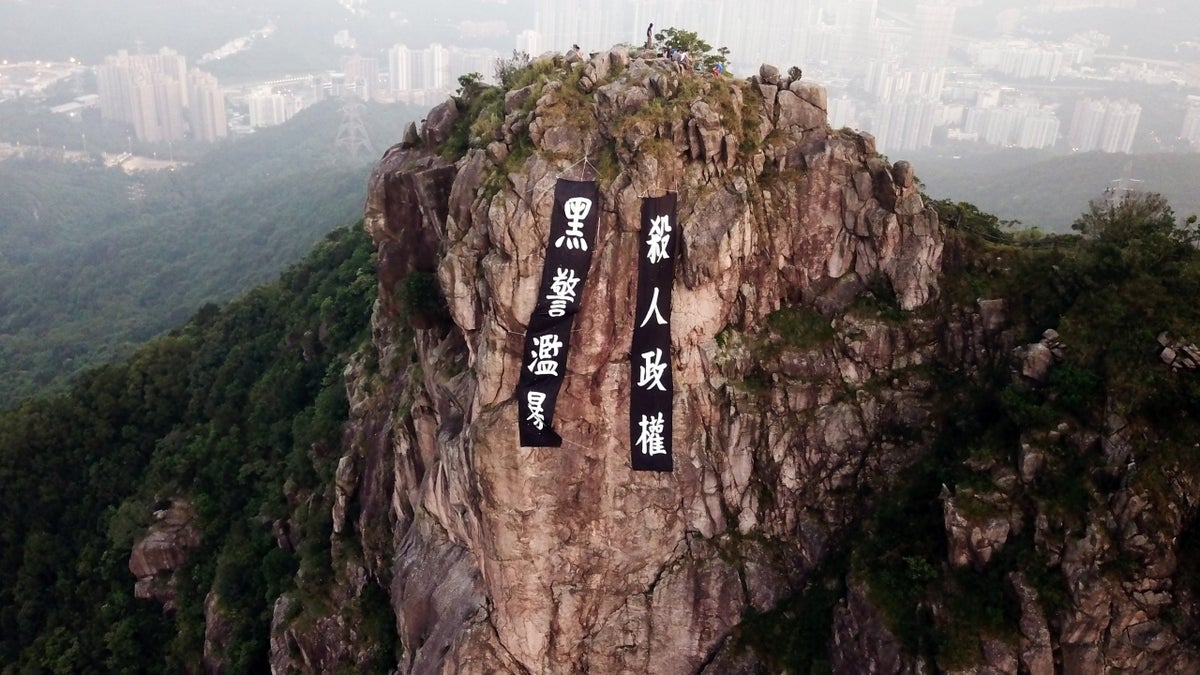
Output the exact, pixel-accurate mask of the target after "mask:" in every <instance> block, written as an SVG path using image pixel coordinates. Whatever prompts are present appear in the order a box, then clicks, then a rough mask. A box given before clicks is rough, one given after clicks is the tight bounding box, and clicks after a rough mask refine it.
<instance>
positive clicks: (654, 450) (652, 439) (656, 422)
mask: <svg viewBox="0 0 1200 675" xmlns="http://www.w3.org/2000/svg"><path fill="white" fill-rule="evenodd" d="M638 426H639V427H641V429H642V435H641V436H638V439H637V444H638V447H640V448H641V449H642V454H643V455H665V454H667V441H666V439H665V438H664V437H663V431H664V430H665V429H666V422H665V421H664V420H663V414H662V413H658V414H657V415H642V419H641V421H640V422H638Z"/></svg>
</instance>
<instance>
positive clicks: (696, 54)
mask: <svg viewBox="0 0 1200 675" xmlns="http://www.w3.org/2000/svg"><path fill="white" fill-rule="evenodd" d="M654 42H655V49H657V50H658V51H660V52H661V51H663V50H664V49H678V50H679V51H681V52H687V53H688V55H689V56H691V58H692V61H693V62H694V63H698V64H700V66H701V67H702V68H703V69H704V70H712V69H713V68H715V67H716V66H717V64H721V67H722V68H724V67H726V66H728V65H729V48H728V47H718V48H717V49H716V52H715V53H712V52H713V47H712V45H710V44H708V43H707V42H705V41H704V40H702V39H701V38H700V36H699V35H698V34H696V33H695V32H693V31H690V30H683V29H682V28H674V27H671V28H666V29H664V30H661V31H659V32H657V33H655V34H654Z"/></svg>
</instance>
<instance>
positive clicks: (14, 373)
mask: <svg viewBox="0 0 1200 675" xmlns="http://www.w3.org/2000/svg"><path fill="white" fill-rule="evenodd" d="M419 114H420V111H418V110H417V109H416V108H410V107H407V106H383V105H369V106H367V107H366V109H365V111H364V113H363V121H364V124H365V125H366V127H367V129H368V133H369V134H370V136H371V138H372V140H373V141H375V143H376V146H377V150H376V153H377V154H376V155H375V156H372V157H367V158H363V159H360V160H359V162H358V163H357V164H351V163H347V162H346V161H345V160H344V159H342V158H340V157H339V156H338V154H337V153H336V151H335V149H334V138H336V135H337V130H338V126H339V124H340V123H341V111H340V108H339V106H338V104H337V102H336V101H329V102H326V103H323V104H319V105H317V106H313V107H312V108H310V109H308V110H306V111H304V112H302V113H300V114H299V115H297V116H296V117H295V118H294V119H293V120H291V121H290V122H289V123H287V124H285V125H282V126H280V127H275V128H271V129H265V130H263V131H261V132H259V133H257V134H254V135H253V136H251V137H248V138H245V139H241V140H239V141H237V142H231V143H227V144H224V145H222V146H220V147H218V148H217V149H214V150H213V151H212V152H211V153H209V154H208V155H206V156H205V157H203V158H202V159H200V160H199V161H197V162H196V163H195V164H194V165H193V166H189V167H186V168H184V169H181V170H177V171H168V172H160V173H157V174H144V175H140V176H138V177H130V176H126V175H125V174H123V173H121V172H120V171H117V170H115V169H101V168H96V167H84V166H78V165H71V164H62V163H56V162H36V161H12V160H10V161H7V162H0V409H3V408H7V407H9V406H11V405H12V404H13V403H15V402H16V401H17V400H19V399H20V398H22V397H25V396H28V395H30V394H33V393H36V392H40V391H45V390H46V389H47V388H51V389H52V388H56V387H58V386H61V384H63V383H64V382H65V381H66V380H67V379H68V378H69V377H70V376H71V375H72V374H73V373H76V372H78V371H79V370H81V369H83V368H85V367H87V366H90V365H95V364H97V363H102V362H105V361H109V360H112V359H114V358H117V357H120V356H123V355H125V354H127V353H129V352H131V351H132V349H133V348H134V347H135V346H136V345H139V344H141V343H142V342H144V341H145V340H147V339H148V338H150V337H152V336H153V335H156V334H158V333H160V332H162V331H164V330H166V329H168V328H170V327H173V326H176V325H178V324H180V323H181V322H183V321H184V320H186V319H187V318H188V317H189V316H191V315H192V314H193V313H194V312H196V310H197V309H198V308H200V307H201V306H202V305H204V304H205V303H218V302H224V301H226V300H228V299H230V298H233V297H235V296H236V295H238V294H240V293H241V292H243V291H245V290H246V289H248V288H251V287H253V286H255V285H257V284H261V283H264V282H265V281H267V280H270V279H272V278H274V277H275V276H276V275H277V274H278V273H279V271H280V270H282V269H283V268H284V267H286V266H287V265H289V264H291V263H293V262H295V261H296V260H299V259H300V258H301V256H303V255H304V254H305V253H307V252H308V251H309V250H311V248H312V247H313V245H314V244H315V243H316V241H318V240H319V239H320V238H321V237H322V236H323V235H324V234H325V233H327V232H329V231H330V230H331V229H333V228H335V227H339V226H344V225H347V224H350V223H353V222H355V221H356V220H358V219H359V218H361V215H362V205H363V199H364V197H363V195H364V193H365V186H366V179H367V175H368V173H369V171H370V166H371V164H373V162H374V161H375V159H376V158H377V156H378V153H381V152H382V148H384V147H386V146H387V145H390V144H391V142H392V141H394V140H395V139H397V138H399V136H400V133H401V130H402V127H403V124H404V123H406V122H407V121H409V120H411V119H413V118H415V117H417V116H418V115H419ZM131 195H134V198H131ZM137 195H144V196H143V197H141V198H136V196H137Z"/></svg>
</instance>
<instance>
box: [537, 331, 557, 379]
mask: <svg viewBox="0 0 1200 675" xmlns="http://www.w3.org/2000/svg"><path fill="white" fill-rule="evenodd" d="M562 346H563V343H562V340H559V339H558V336H557V335H555V334H553V333H550V334H548V335H539V336H538V337H535V338H533V347H534V348H533V351H532V352H530V356H532V357H533V363H530V364H529V371H530V372H531V373H533V374H534V375H553V376H554V377H558V361H556V360H555V359H557V358H558V353H559V352H560V351H562Z"/></svg>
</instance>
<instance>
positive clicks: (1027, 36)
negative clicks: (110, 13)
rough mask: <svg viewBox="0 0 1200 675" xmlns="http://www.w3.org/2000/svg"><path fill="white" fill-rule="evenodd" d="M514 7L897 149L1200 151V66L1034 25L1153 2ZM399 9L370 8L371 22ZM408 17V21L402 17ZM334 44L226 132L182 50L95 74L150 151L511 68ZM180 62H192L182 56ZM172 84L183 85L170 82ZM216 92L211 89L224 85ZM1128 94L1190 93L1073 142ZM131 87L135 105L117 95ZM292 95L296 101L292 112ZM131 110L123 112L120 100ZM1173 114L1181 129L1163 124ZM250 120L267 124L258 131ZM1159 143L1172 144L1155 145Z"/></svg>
mask: <svg viewBox="0 0 1200 675" xmlns="http://www.w3.org/2000/svg"><path fill="white" fill-rule="evenodd" d="M451 4H454V3H451ZM467 4H470V3H467ZM514 4H515V5H521V4H523V5H524V6H525V7H526V8H527V13H526V14H524V15H522V16H518V17H516V18H514V19H513V20H512V21H510V22H508V23H504V22H499V24H500V25H501V26H502V27H504V26H507V31H508V33H509V34H510V36H511V43H512V45H513V48H514V49H517V50H518V51H525V52H528V53H530V54H531V55H532V56H537V55H538V54H540V53H541V52H543V51H547V50H551V51H565V50H566V49H568V48H569V47H570V46H571V45H574V44H581V46H584V49H585V51H588V50H589V49H601V48H604V47H607V46H609V45H612V44H622V43H623V44H629V45H632V46H635V47H636V46H640V44H641V42H642V41H644V35H645V27H646V26H647V25H649V24H650V22H651V21H653V22H654V25H655V30H656V31H658V30H661V29H662V28H665V27H667V26H671V25H686V26H687V27H688V28H689V29H690V30H695V31H696V32H697V33H698V34H699V35H701V36H702V37H703V38H704V39H705V40H708V41H709V42H710V44H713V45H714V46H724V47H727V48H729V49H730V51H731V55H730V59H731V66H732V68H731V71H732V72H734V73H735V74H749V73H752V72H754V71H756V70H757V66H758V64H759V63H762V62H766V63H773V64H776V65H778V66H780V68H781V69H786V68H788V67H790V66H793V65H795V66H799V67H801V68H802V69H803V71H804V75H805V77H806V78H807V79H810V80H814V81H817V82H818V83H820V84H822V85H823V86H825V87H826V88H827V90H828V94H829V100H830V106H829V111H828V112H829V121H830V124H831V125H832V126H834V127H840V126H850V127H854V128H858V129H862V130H865V131H867V132H869V133H872V134H873V135H874V136H875V137H876V141H877V144H878V147H880V149H881V150H882V151H885V152H887V151H896V150H917V149H923V148H930V147H938V146H942V145H945V144H947V143H958V144H961V143H974V144H978V145H980V146H992V147H1012V148H1030V149H1055V150H1057V151H1061V152H1073V151H1085V149H1086V148H1090V149H1097V150H1101V151H1106V152H1112V151H1118V152H1119V151H1132V150H1136V149H1138V148H1139V147H1140V149H1141V150H1142V151H1146V150H1151V149H1175V150H1191V149H1195V148H1196V147H1197V146H1198V145H1200V142H1198V141H1197V140H1196V137H1197V136H1198V135H1200V131H1197V124H1198V123H1197V122H1196V121H1195V120H1196V119H1197V113H1194V112H1192V111H1193V110H1194V108H1195V106H1194V104H1193V103H1192V102H1191V99H1190V98H1189V97H1194V96H1196V95H1198V94H1200V90H1198V89H1197V88H1196V82H1195V79H1196V75H1195V74H1194V73H1195V72H1200V68H1196V67H1193V69H1192V70H1191V71H1189V70H1188V67H1187V63H1188V62H1186V61H1183V60H1181V61H1180V62H1179V63H1174V64H1173V63H1170V62H1168V61H1164V60H1162V59H1144V58H1140V57H1138V56H1136V55H1130V54H1128V53H1126V52H1128V48H1127V46H1122V45H1119V44H1117V43H1115V42H1114V39H1113V37H1112V36H1111V35H1109V34H1107V33H1104V32H1103V31H1100V30H1097V29H1095V28H1092V27H1090V26H1087V25H1081V26H1080V27H1079V30H1078V31H1075V32H1072V33H1070V34H1055V35H1052V34H1049V33H1048V32H1044V33H1045V34H1038V32H1037V31H1033V30H1031V29H1029V28H1028V27H1027V26H1026V25H1025V24H1026V22H1028V21H1030V20H1031V19H1030V17H1035V18H1036V17H1053V16H1057V15H1060V14H1061V15H1064V16H1068V15H1073V13H1077V12H1079V11H1081V9H1080V8H1083V7H1091V8H1106V9H1110V10H1112V11H1119V10H1120V9H1121V8H1129V7H1139V6H1141V7H1146V8H1150V7H1152V6H1154V5H1155V4H1156V3H1154V2H1147V1H1145V0H1143V1H1142V2H1140V3H1139V2H1137V0H1036V1H1034V2H1026V3H1023V4H1022V3H1013V4H1014V5H1016V6H1019V7H1022V8H1023V9H1021V10H1020V11H1018V10H1016V9H1009V10H1004V11H1001V12H998V13H996V15H995V17H994V23H995V29H994V30H993V31H992V33H991V37H989V38H988V39H970V40H968V39H967V38H966V37H964V34H963V31H964V30H966V29H967V28H971V30H972V31H974V32H978V31H979V25H980V21H979V17H978V16H977V15H978V14H979V5H980V3H972V2H965V1H962V0H957V1H956V0H917V1H915V2H900V1H899V0H892V1H888V0H845V1H837V2H835V1H834V0H799V1H797V2H782V1H780V0H751V1H749V2H745V3H739V4H738V5H737V6H736V7H735V6H734V5H732V4H731V3H727V2H721V1H719V0H695V1H694V2H686V3H685V2H682V1H680V0H649V1H643V2H636V1H634V0H609V1H608V2H600V1H599V0H585V1H583V2H580V3H576V4H572V5H569V6H568V5H563V4H561V3H556V2H551V1H550V0H526V2H524V3H521V2H514ZM385 5H387V3H385V2H377V3H371V2H363V3H358V5H356V11H359V12H368V11H370V10H371V9H372V8H373V7H374V8H376V9H379V8H381V7H383V6H385ZM972 12H973V13H974V14H975V15H976V16H972ZM964 13H965V16H966V18H964ZM395 15H396V12H395V11H394V10H393V11H391V14H389V16H392V17H393V18H394V17H395ZM496 23H497V22H491V23H488V22H486V21H479V22H473V23H471V24H470V30H471V31H473V33H472V34H477V33H478V32H479V31H485V32H486V31H487V30H493V29H496V28H495V26H494V25H493V24H496ZM463 25H464V26H466V25H467V24H466V22H464V23H463ZM463 30H464V31H465V30H466V28H464V29H463ZM496 30H499V29H496ZM329 32H330V36H329V38H330V40H331V41H333V42H334V43H337V44H340V45H344V46H345V45H358V48H357V49H354V50H349V49H343V50H342V51H343V52H344V55H343V56H341V57H340V58H339V60H338V61H336V62H333V63H329V64H327V65H326V69H325V71H324V74H320V75H319V74H317V73H311V75H312V76H313V77H321V78H322V79H323V80H324V82H323V84H322V85H320V87H306V88H304V89H303V90H302V91H299V92H293V91H290V90H280V91H276V90H271V91H267V90H266V89H264V88H263V87H262V86H258V85H255V84H254V83H240V84H238V85H236V86H229V87H224V88H222V89H221V91H222V93H223V95H224V96H225V97H226V98H227V104H226V108H227V110H226V118H227V121H226V123H225V124H222V123H221V122H220V121H219V119H218V117H219V116H218V115H217V112H216V107H217V106H216V105H215V103H214V98H213V94H211V93H210V94H209V95H208V96H209V98H208V101H209V103H208V105H206V106H205V108H204V110H205V113H204V115H198V113H197V112H195V111H192V110H191V109H190V107H189V106H188V101H187V99H188V97H189V96H193V95H194V94H192V91H193V90H195V87H196V85H194V84H192V80H193V79H194V78H193V76H192V75H190V74H187V71H186V69H185V70H184V71H182V74H181V71H180V69H179V67H178V65H177V64H175V62H174V61H170V60H169V59H167V57H166V56H164V55H163V51H172V50H171V49H170V48H169V47H163V48H162V49H160V50H159V52H149V53H148V54H141V53H139V52H140V50H138V49H136V48H135V52H134V53H130V52H129V51H128V50H125V51H123V52H118V55H120V54H125V56H123V57H121V56H117V57H112V56H110V57H109V59H114V58H115V59H117V60H118V61H119V60H120V59H124V60H125V61H124V63H126V64H127V65H126V66H124V67H129V66H128V63H131V62H133V61H137V62H139V63H141V62H146V63H159V62H166V61H164V59H167V60H168V61H170V64H175V65H170V64H169V65H170V67H169V68H167V67H165V66H164V67H162V68H158V67H157V66H156V67H154V68H151V67H148V66H138V67H137V68H134V69H133V70H136V71H137V73H138V74H129V75H125V76H121V77H117V76H116V75H114V74H113V72H112V69H113V67H114V65H113V64H112V63H109V62H108V61H109V59H106V62H105V63H103V64H99V65H97V66H95V69H96V74H97V81H98V87H99V88H101V89H104V91H101V92H100V93H101V111H102V114H103V115H104V116H105V118H106V119H112V120H118V121H121V122H124V123H128V124H130V125H132V126H133V127H134V129H135V132H136V134H137V136H138V138H139V139H142V140H148V141H160V142H161V141H164V140H168V141H169V140H177V139H179V138H181V134H182V133H184V132H183V131H181V130H183V129H187V130H190V135H191V136H192V137H195V138H197V139H204V140H215V139H216V138H220V137H221V136H220V134H219V133H218V132H216V130H215V128H216V127H220V126H225V127H233V128H235V129H251V128H255V127H259V126H264V125H266V124H269V123H278V122H280V121H283V120H286V119H287V118H288V117H290V115H291V114H294V112H295V109H296V108H297V107H303V106H304V105H308V104H311V103H312V102H314V101H316V100H320V99H321V98H322V97H323V96H327V95H330V94H331V93H333V92H336V93H338V94H340V93H342V92H343V91H349V92H352V93H355V94H357V95H358V96H360V97H361V98H363V99H365V100H378V101H389V102H390V101H401V102H407V103H414V104H419V105H433V104H436V103H437V102H439V101H440V100H442V99H443V98H444V97H445V96H447V95H449V94H451V93H453V91H454V90H455V89H457V86H458V82H457V78H458V76H460V75H463V74H466V73H470V72H478V73H480V74H481V75H482V76H483V77H484V79H485V80H488V79H491V77H492V72H491V71H492V70H493V69H494V64H495V62H496V60H497V59H502V58H505V57H507V56H508V53H507V52H504V51H500V50H497V49H492V48H485V47H475V46H470V45H468V44H461V43H460V44H455V43H452V42H437V41H433V42H430V43H426V44H421V43H420V42H413V41H394V42H392V43H391V44H385V45H384V46H378V44H377V46H375V47H369V46H367V45H366V43H365V42H363V41H361V40H359V36H358V35H356V33H355V32H354V31H351V30H349V29H339V30H336V31H335V30H332V28H331V29H330V31H329ZM275 33H276V26H275V24H274V23H269V24H268V25H266V26H265V27H264V26H256V27H255V28H254V29H253V30H251V31H249V32H248V33H247V35H246V36H245V37H244V38H238V39H236V40H232V41H229V42H228V43H227V45H226V47H224V48H222V50H214V51H211V52H208V53H206V54H205V57H204V58H205V59H206V60H207V61H206V67H214V68H218V69H219V67H220V59H222V58H225V57H227V56H229V55H230V54H235V53H237V52H238V51H239V50H241V49H243V48H248V47H247V45H253V43H254V40H269V39H271V36H272V35H274V34H275ZM464 34H465V33H464ZM467 42H470V41H467ZM1178 48H1179V49H1182V50H1184V51H1181V52H1180V53H1181V54H1193V55H1194V57H1200V47H1196V48H1195V49H1193V48H1192V47H1188V46H1187V44H1186V43H1185V44H1181V45H1179V46H1178ZM1189 49H1192V51H1190V52H1189V51H1187V50H1189ZM172 53H174V52H173V51H172ZM170 58H171V59H176V58H177V59H183V57H182V56H180V55H176V56H174V57H170ZM156 68H157V70H156ZM2 73H3V67H2V66H0V95H2V96H5V97H7V96H12V95H16V94H14V93H13V91H14V89H13V85H12V84H11V81H10V80H6V79H4V78H3V77H2ZM152 73H158V74H152ZM122 77H123V78H124V79H122ZM101 81H102V82H103V84H102V86H100V82H101ZM171 81H174V83H175V84H170V85H168V84H167V83H169V82H171ZM205 82H206V84H205V85H204V86H206V87H208V91H210V92H211V91H212V90H213V87H214V85H213V83H212V81H211V80H205ZM1122 82H1128V83H1130V84H1133V85H1137V86H1139V87H1141V86H1142V85H1153V86H1162V87H1163V89H1162V90H1161V91H1162V93H1161V94H1160V98H1165V97H1167V96H1168V95H1169V94H1170V87H1174V88H1175V89H1176V90H1178V92H1177V93H1176V94H1174V95H1171V97H1170V98H1169V99H1168V103H1169V105H1168V107H1167V110H1166V111H1165V112H1164V111H1163V106H1162V105H1156V106H1153V107H1154V108H1156V112H1155V114H1153V115H1149V116H1142V115H1126V116H1125V117H1124V118H1123V119H1124V120H1125V121H1124V124H1123V125H1122V126H1121V129H1122V131H1121V132H1120V134H1119V135H1120V136H1121V139H1120V142H1110V143H1099V144H1092V143H1077V142H1074V140H1077V139H1074V138H1073V137H1072V136H1071V135H1070V134H1071V133H1072V132H1071V130H1072V129H1073V128H1074V127H1075V125H1074V124H1073V123H1072V122H1073V119H1074V117H1075V111H1076V107H1077V104H1078V103H1079V102H1080V101H1082V100H1083V99H1084V98H1088V97H1091V98H1096V99H1101V98H1108V99H1113V100H1115V99H1118V98H1122V95H1121V93H1120V92H1119V91H1116V90H1119V88H1120V83H1122ZM217 86H219V85H217ZM321 87H323V90H322V89H321ZM174 89H178V92H177V93H174V92H173V90H174ZM118 90H119V91H120V92H121V94H120V96H117V95H116V94H114V93H113V92H115V91H118ZM106 91H107V92H108V93H105V92H106ZM288 96H291V97H292V99H291V101H290V102H285V101H284V99H287V97H288ZM1136 96H1143V100H1140V101H1139V100H1133V99H1131V102H1132V103H1134V104H1136V105H1139V106H1141V107H1142V108H1143V109H1146V108H1147V105H1148V104H1147V102H1146V101H1145V100H1144V96H1145V92H1144V91H1139V92H1137V94H1136V95H1135V98H1136ZM176 97H177V98H178V99H179V101H178V104H176V103H175V98H176ZM116 100H122V101H124V102H123V103H114V101H116ZM84 105H85V104H84V103H82V102H79V106H84ZM177 107H178V110H179V113H178V114H177V112H176V108H177ZM71 109H73V108H71ZM289 111H290V112H289ZM1168 115H1169V116H1170V117H1173V118H1174V120H1173V121H1172V120H1166V121H1164V120H1163V117H1164V116H1168ZM248 117H252V118H254V119H253V120H249V122H248V123H247V118H248ZM1143 118H1145V119H1143ZM1145 120H1149V123H1151V124H1154V125H1156V126H1155V128H1154V129H1153V130H1151V131H1149V132H1147V131H1145V130H1144V129H1143V127H1142V126H1141V125H1142V124H1143V123H1144V122H1145ZM1169 127H1173V128H1169ZM1114 133H1115V132H1114ZM1110 136H1111V134H1110ZM1131 136H1132V138H1133V140H1132V141H1131V140H1129V139H1130V137H1131ZM1148 137H1149V138H1151V139H1154V140H1155V141H1156V142H1157V143H1158V145H1159V146H1161V147H1159V148H1155V147H1153V146H1152V147H1150V148H1147V147H1146V142H1147V141H1146V139H1147V138H1148ZM1139 143H1140V144H1141V145H1140V146H1139V145H1138V144H1139Z"/></svg>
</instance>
